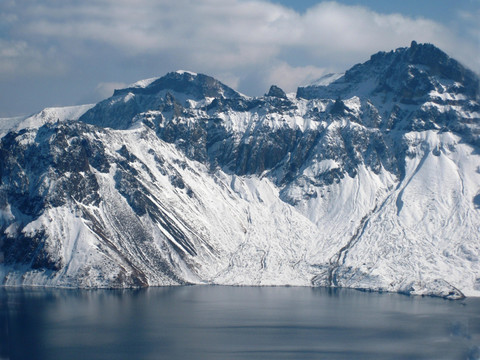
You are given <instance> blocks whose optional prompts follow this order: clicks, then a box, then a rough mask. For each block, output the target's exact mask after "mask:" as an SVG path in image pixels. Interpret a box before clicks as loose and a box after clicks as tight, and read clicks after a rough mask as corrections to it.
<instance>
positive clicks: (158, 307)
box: [0, 286, 480, 359]
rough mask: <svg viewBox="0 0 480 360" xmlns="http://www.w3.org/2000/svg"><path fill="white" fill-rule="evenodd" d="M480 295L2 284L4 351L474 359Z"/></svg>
mask: <svg viewBox="0 0 480 360" xmlns="http://www.w3.org/2000/svg"><path fill="white" fill-rule="evenodd" d="M479 345H480V299H465V300H462V301H447V300H443V299H435V298H421V297H408V296H403V295H396V294H378V293H363V292H359V291H354V290H345V289H334V290H332V289H323V288H294V287H271V288H256V287H220V286H191V287H166V288H151V289H144V290H96V291H82V290H45V289H43V290H42V289H0V359H9V358H10V359H67V358H68V359H348V358H352V359H385V358H388V359H411V358H415V359H458V358H459V359H476V358H480V356H478V355H480V348H479V347H478V346H479Z"/></svg>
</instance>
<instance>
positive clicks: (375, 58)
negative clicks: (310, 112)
mask: <svg viewBox="0 0 480 360" xmlns="http://www.w3.org/2000/svg"><path fill="white" fill-rule="evenodd" d="M452 84H454V85H455V86H454V87H455V88H456V89H455V91H456V92H457V93H462V94H464V95H466V96H468V97H471V98H473V99H478V98H479V93H480V91H479V88H480V87H479V84H480V80H479V78H478V76H477V75H476V74H475V73H474V72H473V71H471V70H469V69H467V68H465V67H464V66H463V65H462V64H460V63H459V62H458V61H457V60H455V59H453V58H451V57H450V56H448V55H447V54H446V53H445V52H443V51H442V50H440V49H439V48H437V47H436V46H434V45H432V44H418V43H417V42H416V41H412V42H411V44H410V47H404V48H398V49H396V50H392V51H389V52H384V51H380V52H377V53H376V54H374V55H372V56H371V57H370V59H369V60H368V61H366V62H364V63H362V64H357V65H355V66H353V67H352V68H351V69H350V70H348V71H346V72H345V75H344V76H342V77H340V78H338V79H336V80H335V81H333V82H331V83H330V84H325V85H323V84H321V85H320V84H319V85H316V84H314V85H311V86H307V87H300V88H299V89H298V91H297V96H298V97H302V98H306V99H311V98H316V97H330V98H331V97H334V98H336V97H338V96H340V95H341V96H342V97H343V98H345V97H347V98H348V97H352V96H359V95H363V96H368V97H369V98H371V97H373V96H374V95H375V94H378V93H384V94H386V93H390V94H391V95H392V96H393V97H396V98H399V99H404V100H405V101H408V102H412V101H413V102H416V101H417V100H418V99H422V98H425V97H426V96H428V94H429V93H430V92H431V91H433V90H435V91H439V92H441V93H443V92H444V91H446V89H447V88H449V87H452V86H453V85H452ZM415 99H417V100H415Z"/></svg>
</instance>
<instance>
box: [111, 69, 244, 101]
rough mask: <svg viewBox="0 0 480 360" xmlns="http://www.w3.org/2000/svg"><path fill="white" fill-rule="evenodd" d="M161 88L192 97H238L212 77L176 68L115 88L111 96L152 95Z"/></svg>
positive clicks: (233, 91) (236, 93)
mask: <svg viewBox="0 0 480 360" xmlns="http://www.w3.org/2000/svg"><path fill="white" fill-rule="evenodd" d="M162 90H168V91H174V92H177V93H181V94H185V95H188V96H191V97H192V98H194V99H201V98H205V97H225V98H237V97H240V94H239V93H238V92H236V91H235V90H233V89H232V88H230V87H228V86H227V85H225V84H222V83H221V82H220V81H218V80H216V79H214V78H213V77H211V76H208V75H204V74H197V73H194V72H191V71H186V70H177V71H174V72H170V73H168V74H166V75H164V76H162V77H158V78H151V79H146V80H140V81H138V82H136V83H134V84H133V85H131V86H128V87H126V88H125V89H119V90H115V92H114V94H113V96H121V95H126V94H128V93H132V94H143V95H154V94H157V93H159V92H161V91H162Z"/></svg>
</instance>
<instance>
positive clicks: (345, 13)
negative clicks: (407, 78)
mask: <svg viewBox="0 0 480 360" xmlns="http://www.w3.org/2000/svg"><path fill="white" fill-rule="evenodd" d="M479 18H480V0H457V1H453V0H448V1H447V0H436V1H430V0H416V1H412V0H403V1H386V0H367V1H355V0H339V1H328V2H324V1H313V0H306V1H293V0H270V1H267V0H176V1H171V0H155V1H154V0H136V1H135V2H133V1H131V0H95V1H94V0H86V1H77V0H62V1H59V0H36V1H33V0H2V1H1V2H0V117H6V116H14V115H21V114H29V113H33V112H35V111H39V110H41V109H42V108H44V107H47V106H64V105H77V104H82V103H92V102H97V101H99V100H101V99H103V98H106V97H108V96H110V95H111V94H112V93H113V90H114V89H115V88H120V87H122V86H125V85H127V84H128V83H131V82H135V81H137V80H139V79H143V78H150V77H154V76H161V75H164V74H165V73H167V72H169V71H174V70H177V69H186V70H191V71H195V72H201V73H205V74H208V75H211V76H214V77H216V78H218V79H219V80H221V81H223V82H224V83H226V84H227V85H230V86H232V87H233V88H235V89H237V90H239V91H241V92H243V93H245V94H247V95H261V94H263V93H265V92H266V91H267V90H268V87H269V86H270V85H271V84H277V85H279V86H281V87H282V88H284V89H285V90H286V91H295V89H296V87H297V86H298V85H302V84H305V83H308V82H309V81H312V80H314V79H316V78H318V77H320V76H322V75H323V74H326V73H329V72H343V71H345V70H347V69H348V68H350V67H351V66H352V65H354V64H356V63H359V62H363V61H366V60H367V59H368V58H369V57H370V55H371V54H373V53H375V52H377V51H388V50H391V49H395V48H397V47H403V46H408V45H409V44H410V42H411V41H412V40H416V41H418V42H430V43H433V44H435V45H436V46H438V47H440V48H441V49H442V50H444V51H446V52H447V53H448V54H449V55H451V56H453V57H455V58H457V59H458V60H459V61H461V62H462V63H464V64H465V65H467V66H468V67H470V68H471V69H472V70H474V71H476V72H477V73H480V24H479V21H478V19H479Z"/></svg>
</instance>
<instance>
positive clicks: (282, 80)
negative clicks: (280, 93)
mask: <svg viewBox="0 0 480 360" xmlns="http://www.w3.org/2000/svg"><path fill="white" fill-rule="evenodd" d="M327 73H328V71H327V70H326V69H324V68H317V67H315V66H299V67H293V66H290V65H289V64H287V63H285V62H283V63H280V64H278V65H276V66H273V67H272V68H271V70H270V72H269V73H267V74H268V75H267V78H266V80H267V81H268V83H270V84H275V85H278V86H280V87H281V88H282V89H283V90H285V91H286V92H294V91H295V90H296V89H297V87H298V86H299V85H308V84H310V83H312V82H313V81H314V80H316V79H319V78H320V77H321V76H322V75H325V74H327Z"/></svg>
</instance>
